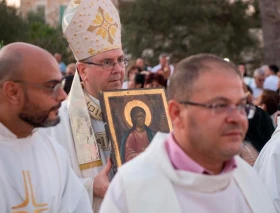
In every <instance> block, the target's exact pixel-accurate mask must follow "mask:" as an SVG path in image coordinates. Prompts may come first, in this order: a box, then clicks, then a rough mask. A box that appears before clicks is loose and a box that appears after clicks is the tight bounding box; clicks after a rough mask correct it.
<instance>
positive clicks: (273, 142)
mask: <svg viewBox="0 0 280 213" xmlns="http://www.w3.org/2000/svg"><path fill="white" fill-rule="evenodd" d="M254 168H255V169H256V170H257V172H258V174H259V176H260V178H261V179H262V181H263V182H264V184H265V186H266V188H267V189H268V192H269V193H270V196H271V197H272V199H273V202H274V205H275V207H276V209H277V212H278V213H280V126H278V127H277V128H276V130H275V131H274V133H273V135H272V137H271V139H270V140H269V141H268V142H267V143H266V145H265V146H264V147H263V148H262V150H261V152H260V154H259V156H258V158H257V160H256V162H255V165H254Z"/></svg>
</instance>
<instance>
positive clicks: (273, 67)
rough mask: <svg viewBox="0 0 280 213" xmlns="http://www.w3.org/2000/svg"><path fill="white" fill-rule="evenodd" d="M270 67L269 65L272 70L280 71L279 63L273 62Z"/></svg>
mask: <svg viewBox="0 0 280 213" xmlns="http://www.w3.org/2000/svg"><path fill="white" fill-rule="evenodd" d="M268 67H269V69H270V70H271V71H272V72H274V73H275V74H276V73H277V72H278V71H279V67H278V66H277V65H275V64H271V65H269V66H268Z"/></svg>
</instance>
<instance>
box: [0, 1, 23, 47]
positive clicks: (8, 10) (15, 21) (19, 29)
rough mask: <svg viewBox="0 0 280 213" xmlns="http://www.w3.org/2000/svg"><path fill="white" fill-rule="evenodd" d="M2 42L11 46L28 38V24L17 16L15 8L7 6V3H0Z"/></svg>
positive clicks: (0, 36) (0, 34) (0, 37)
mask: <svg viewBox="0 0 280 213" xmlns="http://www.w3.org/2000/svg"><path fill="white" fill-rule="evenodd" d="M0 28H1V33H0V41H3V42H4V44H9V43H11V42H15V41H22V40H25V38H26V31H27V30H26V29H27V24H26V23H25V22H24V20H23V19H21V18H20V17H19V16H18V15H17V10H16V8H14V7H10V6H7V4H6V1H5V0H4V1H0Z"/></svg>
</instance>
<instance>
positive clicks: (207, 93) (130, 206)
mask: <svg viewBox="0 0 280 213" xmlns="http://www.w3.org/2000/svg"><path fill="white" fill-rule="evenodd" d="M100 19H103V21H100ZM63 33H64V35H65V37H66V39H67V41H68V43H69V46H70V47H71V49H72V51H73V54H74V56H75V59H76V62H75V63H71V64H69V65H67V66H66V65H65V63H64V62H63V60H62V57H61V55H60V54H59V53H55V54H54V55H51V54H50V53H49V52H47V51H46V50H44V49H42V48H40V47H37V46H34V45H31V44H27V43H23V42H15V43H11V44H9V45H7V46H5V47H4V48H2V49H1V50H0V109H1V110H0V138H1V139H0V196H1V199H0V212H3V213H8V212H49V213H68V212H73V213H87V212H94V213H98V212H100V213H126V212H127V213H134V212H135V213H138V212H148V213H170V212H175V213H177V212H178V213H180V212H198V213H216V212H227V213H276V212H278V213H280V195H279V194H280V169H279V166H278V165H279V164H280V151H279V150H280V147H279V146H280V145H279V144H280V143H279V140H280V126H276V123H275V120H276V117H277V115H278V114H277V111H278V104H279V100H280V99H279V91H278V90H279V78H278V76H277V73H279V72H278V71H279V69H278V67H277V66H276V65H269V66H262V67H260V68H258V69H256V70H255V72H254V76H253V78H249V77H248V76H247V75H246V69H245V64H239V65H234V64H233V63H230V62H227V61H225V60H224V59H222V58H220V57H218V56H216V55H212V54H197V55H193V56H190V57H187V58H185V59H183V60H182V61H180V62H179V63H178V64H176V65H171V64H170V62H169V57H170V55H169V54H166V53H162V54H160V55H159V63H158V65H156V66H154V67H149V66H147V65H146V64H145V63H144V60H143V59H142V58H138V59H137V60H136V61H135V64H131V65H130V66H129V67H128V64H129V61H128V59H127V58H126V57H125V55H124V53H123V50H122V43H121V23H120V18H119V14H118V11H117V10H116V8H115V7H114V5H113V3H112V2H111V0H103V1H96V2H94V3H93V2H92V1H91V0H83V1H81V2H80V1H74V0H73V1H72V2H71V3H70V4H69V6H68V7H67V9H66V11H65V13H64V17H63ZM126 68H127V72H126ZM125 74H126V76H125ZM125 78H126V79H127V80H126V81H124V79H125ZM157 87H162V88H165V89H166V93H167V98H168V113H169V117H170V120H171V122H172V126H173V130H172V132H170V133H161V132H158V133H156V134H154V133H150V135H149V137H148V136H147V135H145V137H143V138H146V143H147V144H149V145H148V147H147V148H146V149H145V150H143V152H142V153H140V154H139V153H138V154H137V156H136V157H135V156H133V159H132V160H130V159H131V158H132V157H131V156H130V155H128V154H124V153H123V156H122V158H123V159H125V160H124V161H126V160H128V159H129V160H130V161H129V162H126V163H125V164H123V165H122V166H121V167H119V168H118V171H117V173H116V175H115V176H114V177H113V173H112V160H111V154H112V148H111V141H110V140H109V137H108V135H107V134H106V132H105V126H106V121H104V119H103V116H102V111H101V108H100V100H99V94H100V92H102V91H108V90H118V89H135V88H157ZM132 114H135V117H136V120H137V119H143V116H144V114H145V112H143V110H142V109H141V108H140V107H138V108H137V109H135V112H133V113H132ZM138 117H139V118H138ZM275 127H276V130H275ZM144 129H145V128H132V129H131V130H130V131H128V132H127V134H126V138H128V137H129V138H130V139H131V137H135V135H141V134H133V132H134V131H144ZM145 132H148V131H145ZM146 134H148V133H146ZM132 139H133V138H132ZM132 139H131V140H132ZM138 140H141V138H140V139H139V138H138ZM122 144H123V147H122V150H125V148H126V146H128V145H129V143H122Z"/></svg>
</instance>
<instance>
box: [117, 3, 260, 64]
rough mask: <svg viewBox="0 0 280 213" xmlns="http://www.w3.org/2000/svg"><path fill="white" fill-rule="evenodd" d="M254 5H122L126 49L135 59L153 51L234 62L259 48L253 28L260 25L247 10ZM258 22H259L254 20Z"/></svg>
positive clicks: (121, 12) (156, 53)
mask: <svg viewBox="0 0 280 213" xmlns="http://www.w3.org/2000/svg"><path fill="white" fill-rule="evenodd" d="M250 3H251V2H244V1H242V0H237V1H235V2H234V3H229V1H225V0H215V1H213V0H172V1H170V0H137V1H135V2H132V3H123V4H121V5H120V15H121V21H122V34H123V37H122V40H123V45H124V49H125V50H126V51H127V52H129V53H131V54H132V55H133V57H139V56H141V54H142V51H143V50H145V49H148V48H151V49H153V51H154V53H155V55H154V62H155V61H157V57H158V55H159V54H160V53H161V52H169V53H174V52H175V53H177V54H180V55H184V56H187V55H192V54H196V53H202V52H207V53H213V54H217V55H219V56H221V57H227V58H230V59H232V60H234V61H238V60H241V53H242V52H244V51H249V50H250V51H252V48H255V47H257V40H256V39H255V38H253V37H252V36H251V35H250V34H249V29H250V28H251V27H255V26H256V25H257V24H256V22H253V21H252V20H253V18H252V17H253V16H248V15H247V14H246V10H247V9H248V6H249V4H250ZM254 20H255V19H254Z"/></svg>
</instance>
